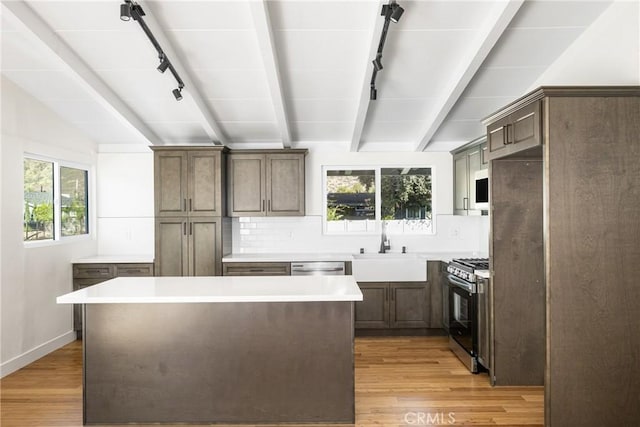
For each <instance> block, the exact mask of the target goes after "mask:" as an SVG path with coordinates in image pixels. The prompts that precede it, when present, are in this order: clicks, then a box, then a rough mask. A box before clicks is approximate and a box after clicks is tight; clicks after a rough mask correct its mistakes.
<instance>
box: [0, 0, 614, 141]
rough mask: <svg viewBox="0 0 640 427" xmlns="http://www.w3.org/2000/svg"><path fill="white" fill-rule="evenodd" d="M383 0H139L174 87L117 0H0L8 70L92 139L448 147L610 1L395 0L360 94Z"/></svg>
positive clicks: (479, 129) (476, 129) (518, 92)
mask: <svg viewBox="0 0 640 427" xmlns="http://www.w3.org/2000/svg"><path fill="white" fill-rule="evenodd" d="M16 3H17V5H16ZM386 3H387V2H385V1H380V0H353V1H349V0H344V1H333V0H329V1H327V0H322V1H321V0H315V1H314V0H310V1H294V0H265V1H264V2H260V1H259V0H233V1H231V0H228V1H216V0H211V1H176V0H174V1H165V0H157V1H140V2H139V4H140V5H141V6H142V7H143V9H144V10H145V12H146V14H147V16H146V17H145V18H148V23H149V26H150V27H151V29H152V31H153V32H154V34H155V35H156V36H157V37H158V38H159V39H160V40H161V43H160V44H161V45H162V46H163V48H164V49H165V50H167V49H169V50H170V51H171V52H172V53H173V56H171V57H170V59H171V60H172V62H174V63H176V64H177V67H176V68H178V69H179V71H180V74H183V73H184V74H185V75H187V76H188V77H189V83H190V84H187V85H186V87H185V90H184V93H185V96H184V99H183V100H182V101H180V102H176V101H175V99H174V97H173V95H172V93H171V91H172V90H173V89H174V88H175V87H176V82H175V80H174V79H173V77H172V76H171V75H170V73H168V72H167V73H164V74H161V73H159V72H157V71H156V69H155V68H156V67H157V66H158V63H159V60H158V57H157V53H156V51H155V50H154V48H153V46H152V45H151V43H150V42H149V40H148V39H147V38H146V36H145V35H144V33H143V32H142V30H141V28H140V27H139V26H138V24H137V23H136V22H134V21H133V20H131V21H129V22H123V21H121V20H120V18H119V7H118V6H119V2H118V1H82V2H78V1H55V2H51V1H33V0H27V1H25V2H3V6H2V12H3V13H2V16H1V18H0V19H1V22H0V23H1V31H2V46H1V47H2V62H1V66H2V74H3V75H4V76H5V77H6V78H8V79H10V80H12V81H13V82H15V83H16V84H18V85H19V86H21V87H22V88H23V89H24V90H26V91H27V92H28V93H30V94H32V95H33V96H34V97H36V98H38V99H39V100H41V101H42V102H43V103H44V104H45V105H47V106H48V107H50V108H51V109H53V110H54V111H56V112H57V113H58V114H59V115H60V116H61V117H63V118H64V119H66V120H68V121H69V122H71V123H72V124H74V125H76V126H77V127H78V128H80V129H81V130H83V131H85V132H86V133H87V134H88V136H89V137H91V138H92V139H93V140H95V141H96V142H98V143H101V144H146V145H149V144H203V143H205V144H206V143H211V142H213V141H212V139H214V138H215V139H216V140H217V141H216V142H223V143H226V144H227V145H229V146H231V147H232V148H243V147H246V148H256V147H282V146H286V145H287V144H289V145H291V146H294V147H295V146H296V144H317V145H322V144H325V143H335V142H341V143H344V144H345V147H351V149H352V150H354V151H359V150H363V151H369V150H377V149H383V150H404V151H411V150H412V151H421V150H437V151H440V150H446V151H448V150H451V149H453V148H456V147H458V146H460V145H463V144H464V143H466V142H468V141H470V140H472V139H474V138H476V137H478V136H480V135H482V133H483V132H484V128H483V126H482V124H481V119H482V118H484V117H485V116H487V115H489V114H490V113H492V112H493V111H495V110H496V109H498V108H500V107H502V106H503V105H505V104H507V103H509V102H511V101H513V100H514V99H516V98H518V97H520V96H522V95H523V94H524V93H526V92H527V91H528V90H530V89H531V85H532V84H534V83H535V82H536V81H538V79H539V78H540V76H541V75H543V73H544V72H545V71H546V70H547V69H548V68H549V67H550V66H551V65H552V64H553V63H554V62H555V61H556V59H558V58H559V57H560V56H561V55H562V54H563V52H564V51H565V50H566V49H567V48H568V47H569V46H571V45H572V43H574V41H575V40H576V39H578V38H579V37H580V35H581V34H582V33H583V32H584V31H585V29H586V28H588V27H589V26H590V25H592V24H593V23H594V21H596V20H597V19H598V17H599V16H600V15H601V14H602V13H603V12H604V11H605V10H606V9H607V8H608V7H609V6H610V5H611V3H612V2H611V1H553V2H549V1H524V2H522V1H520V0H512V1H510V2H505V1H502V0H491V1H489V0H487V1H449V0H447V1H445V0H442V1H432V0H414V1H409V0H398V3H399V4H400V5H401V6H402V7H403V8H404V9H405V13H404V15H403V16H402V18H401V19H400V21H399V22H398V23H397V24H393V23H392V24H391V25H390V28H389V32H388V37H387V40H386V44H385V49H384V53H383V58H382V63H383V65H384V69H383V70H381V72H380V73H379V74H378V78H377V81H376V86H377V89H378V99H377V100H376V101H369V96H368V93H369V80H370V78H371V71H372V65H371V60H372V59H373V57H371V49H372V47H374V48H375V47H377V43H378V40H379V37H380V32H379V29H380V28H381V21H382V20H383V18H382V17H381V16H380V8H381V5H383V4H386ZM158 34H159V36H158ZM165 44H166V45H168V47H165Z"/></svg>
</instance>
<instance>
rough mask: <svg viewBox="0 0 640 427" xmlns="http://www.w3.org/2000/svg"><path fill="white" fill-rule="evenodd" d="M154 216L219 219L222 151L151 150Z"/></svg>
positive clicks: (221, 189) (158, 148) (220, 210)
mask: <svg viewBox="0 0 640 427" xmlns="http://www.w3.org/2000/svg"><path fill="white" fill-rule="evenodd" d="M153 150H154V155H155V159H154V160H155V162H154V177H155V213H156V217H169V216H181V215H188V216H222V215H223V212H224V205H223V203H224V195H223V191H224V185H223V181H222V180H223V176H224V175H223V168H224V162H223V161H222V151H223V149H222V148H214V147H207V148H206V149H203V148H202V147H185V148H179V149H178V148H176V147H171V148H169V149H165V148H164V147H153Z"/></svg>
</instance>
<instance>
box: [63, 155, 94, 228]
mask: <svg viewBox="0 0 640 427" xmlns="http://www.w3.org/2000/svg"><path fill="white" fill-rule="evenodd" d="M60 205H61V207H62V215H61V216H60V220H61V221H60V231H61V232H62V235H63V236H77V235H79V234H87V232H88V231H87V230H88V227H87V225H88V221H87V171H85V170H82V169H75V168H68V167H64V166H63V167H61V168H60Z"/></svg>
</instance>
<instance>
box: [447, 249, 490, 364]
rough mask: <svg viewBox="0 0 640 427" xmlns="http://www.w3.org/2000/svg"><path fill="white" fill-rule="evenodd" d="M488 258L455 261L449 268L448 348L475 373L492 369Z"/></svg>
mask: <svg viewBox="0 0 640 427" xmlns="http://www.w3.org/2000/svg"><path fill="white" fill-rule="evenodd" d="M488 270H489V259H488V258H459V259H454V260H452V261H451V263H449V266H448V267H447V272H448V275H447V279H448V280H447V281H448V285H449V286H448V288H449V289H448V293H449V347H450V348H451V350H452V351H453V352H454V353H455V354H456V356H458V358H459V359H460V360H461V361H462V362H463V363H464V364H465V365H466V366H467V368H469V370H470V371H471V372H473V373H477V372H478V371H479V370H480V369H481V367H484V368H489V321H488V317H489V316H488V313H489V312H488V308H489V298H488V292H489V286H488Z"/></svg>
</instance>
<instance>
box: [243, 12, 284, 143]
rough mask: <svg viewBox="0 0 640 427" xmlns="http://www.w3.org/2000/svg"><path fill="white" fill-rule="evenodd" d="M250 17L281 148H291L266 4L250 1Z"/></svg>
mask: <svg viewBox="0 0 640 427" xmlns="http://www.w3.org/2000/svg"><path fill="white" fill-rule="evenodd" d="M249 7H250V8H251V16H252V17H253V25H254V27H255V30H256V36H257V39H258V45H259V46H260V54H261V56H262V63H263V64H264V70H265V73H266V74H267V83H268V84H269V90H270V91H271V102H272V103H273V111H274V112H275V115H276V122H277V124H278V128H279V129H280V136H281V138H282V146H283V148H291V131H290V128H289V119H288V117H287V108H286V105H285V102H284V91H283V88H282V76H281V75H280V67H279V64H280V62H279V61H278V52H277V50H276V47H275V39H274V37H273V28H272V26H271V19H270V17H269V11H268V10H267V2H266V1H264V0H261V1H251V2H249Z"/></svg>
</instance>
